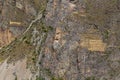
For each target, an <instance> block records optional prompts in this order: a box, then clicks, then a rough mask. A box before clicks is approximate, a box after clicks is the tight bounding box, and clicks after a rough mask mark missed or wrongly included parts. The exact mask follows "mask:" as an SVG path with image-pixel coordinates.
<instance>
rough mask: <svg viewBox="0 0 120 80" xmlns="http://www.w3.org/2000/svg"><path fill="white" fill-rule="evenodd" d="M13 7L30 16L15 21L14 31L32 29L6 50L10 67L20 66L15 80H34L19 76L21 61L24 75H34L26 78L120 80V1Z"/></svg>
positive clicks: (1, 54) (70, 0)
mask: <svg viewBox="0 0 120 80" xmlns="http://www.w3.org/2000/svg"><path fill="white" fill-rule="evenodd" d="M6 1H7V0H6ZM8 2H10V4H12V3H14V7H15V9H16V10H15V11H17V9H19V10H18V11H20V12H22V11H23V12H22V13H23V14H25V17H21V16H20V17H18V18H15V17H10V16H9V17H8V22H9V20H10V21H11V25H10V26H12V27H14V26H13V24H15V25H17V26H18V25H20V24H22V25H23V26H26V27H27V29H26V30H25V31H24V32H23V34H22V35H21V36H19V37H18V38H17V39H16V40H14V41H13V42H12V43H11V44H10V45H8V46H7V47H4V48H2V50H1V51H0V59H1V61H3V62H4V60H6V59H7V58H8V56H9V58H8V63H9V64H10V65H11V63H15V64H16V65H15V68H13V69H16V70H15V71H14V72H16V75H15V76H14V77H12V76H11V78H10V79H11V80H12V79H15V77H17V79H18V80H22V79H29V80H30V79H32V78H31V77H30V76H27V77H25V76H24V75H23V74H22V73H24V72H22V71H20V72H18V71H19V70H18V68H19V67H17V66H18V63H19V60H21V59H23V63H22V62H21V64H19V66H22V65H24V66H26V65H27V67H28V69H24V68H23V70H25V71H27V70H29V71H31V72H29V71H28V72H27V73H25V74H26V75H32V76H36V77H35V78H36V80H119V79H120V70H119V68H120V41H119V40H120V35H119V33H120V27H119V25H120V17H119V15H120V6H119V5H120V1H119V0H104V1H103V0H99V1H98V0H48V1H47V0H44V1H42V0H33V1H30V0H28V1H22V0H21V1H17V0H15V1H9V0H8ZM11 9H12V8H10V10H11ZM13 13H14V11H13ZM13 13H12V14H13ZM15 13H17V12H15ZM15 13H14V14H15ZM18 13H19V12H18ZM9 14H11V13H9ZM18 15H19V14H16V16H18ZM28 16H30V17H28ZM32 19H33V20H32ZM27 20H29V21H28V22H27ZM3 22H4V21H3ZM6 23H7V22H6ZM25 24H26V25H25ZM13 30H14V28H13ZM18 31H19V29H18ZM13 32H14V31H13ZM16 32H17V31H16ZM14 33H15V32H14ZM17 34H18V33H17ZM24 60H26V64H24ZM16 61H18V62H16ZM3 64H5V62H4V63H3ZM0 68H1V67H0ZM9 69H11V67H9V68H8V69H7V70H9ZM21 69H22V68H21ZM17 70H18V71H17ZM3 72H4V71H3ZM12 72H13V71H11V73H12ZM11 73H10V74H11ZM19 74H20V75H19ZM0 75H3V73H0ZM21 76H24V77H23V78H20V77H21ZM5 77H7V74H6V76H5ZM1 79H2V78H1ZM6 79H8V78H6ZM6 79H3V80H6ZM32 80H35V79H32Z"/></svg>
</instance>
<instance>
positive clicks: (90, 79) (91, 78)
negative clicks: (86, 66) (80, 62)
mask: <svg viewBox="0 0 120 80" xmlns="http://www.w3.org/2000/svg"><path fill="white" fill-rule="evenodd" d="M85 80H96V79H95V77H94V76H91V77H87V78H86V79H85ZM97 80H98V79H97Z"/></svg>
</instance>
